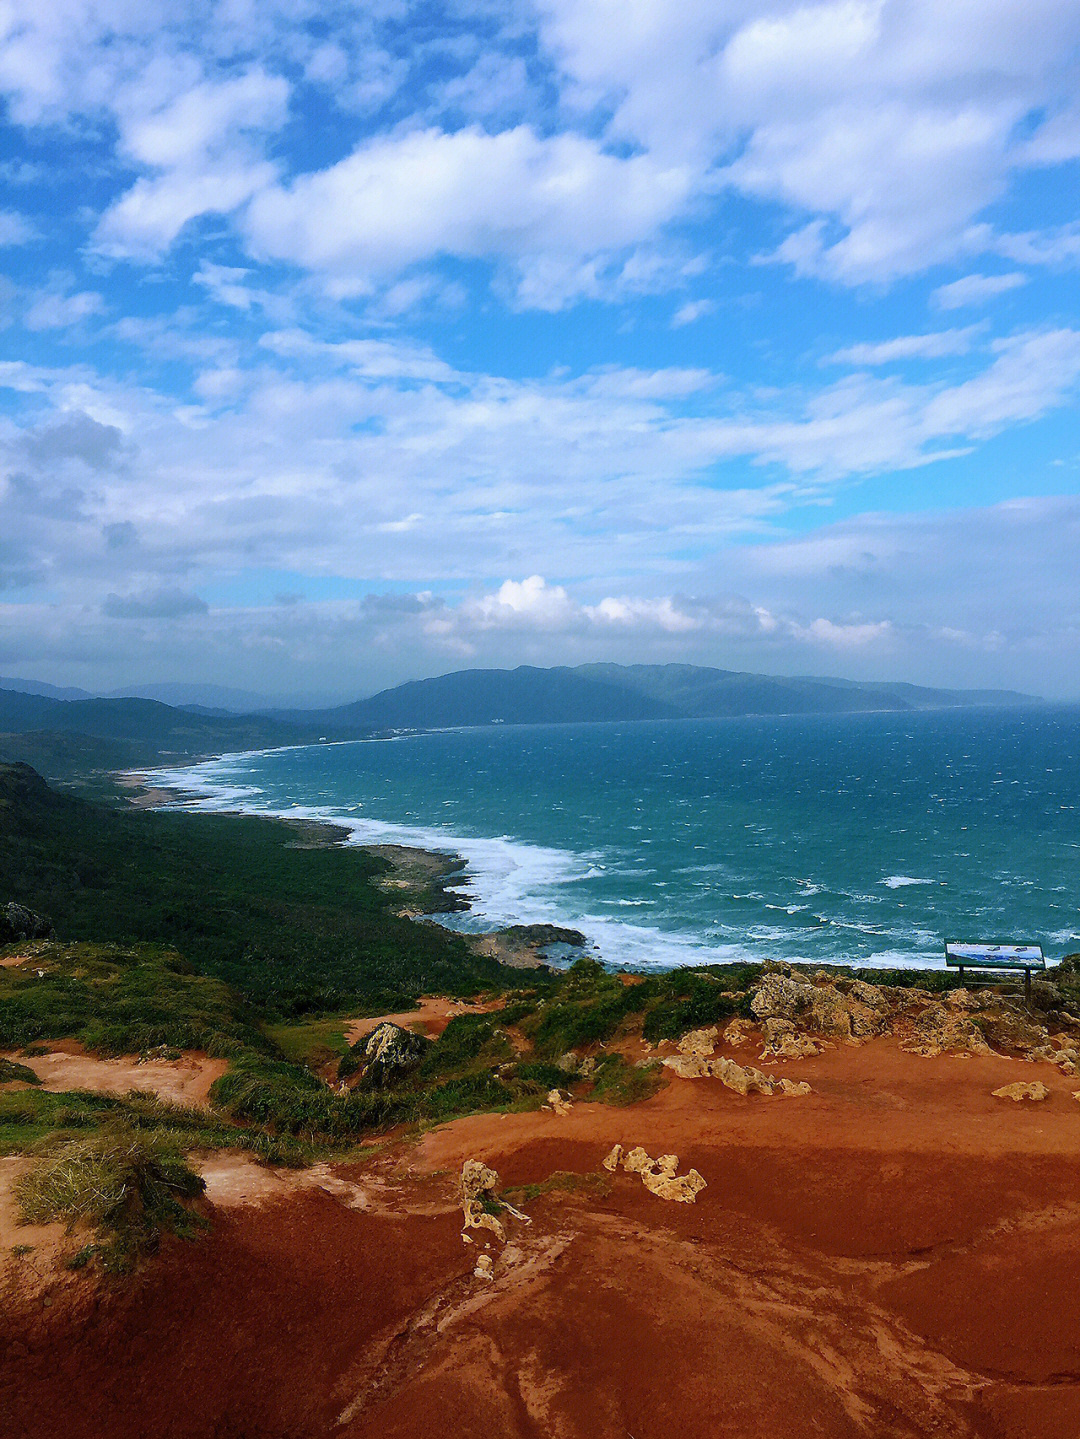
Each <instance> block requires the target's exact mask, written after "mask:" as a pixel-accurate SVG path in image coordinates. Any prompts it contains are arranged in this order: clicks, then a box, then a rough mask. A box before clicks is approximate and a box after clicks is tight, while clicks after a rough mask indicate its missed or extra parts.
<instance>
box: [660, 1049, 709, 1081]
mask: <svg viewBox="0 0 1080 1439" xmlns="http://www.w3.org/2000/svg"><path fill="white" fill-rule="evenodd" d="M660 1063H661V1064H662V1065H663V1066H664V1067H665V1069H670V1070H672V1072H673V1073H675V1074H677V1075H678V1076H679V1078H680V1079H704V1078H705V1077H706V1075H707V1074H708V1073H709V1072H710V1071H709V1064H708V1061H707V1060H705V1059H703V1058H702V1057H701V1055H700V1054H670V1055H668V1057H667V1058H666V1059H662V1060H661V1061H660Z"/></svg>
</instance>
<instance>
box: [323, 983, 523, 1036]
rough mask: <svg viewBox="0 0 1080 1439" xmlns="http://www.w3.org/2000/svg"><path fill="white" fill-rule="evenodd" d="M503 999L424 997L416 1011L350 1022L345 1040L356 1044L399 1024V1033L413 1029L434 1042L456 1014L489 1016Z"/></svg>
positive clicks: (404, 1011) (502, 1002)
mask: <svg viewBox="0 0 1080 1439" xmlns="http://www.w3.org/2000/svg"><path fill="white" fill-rule="evenodd" d="M505 1004H506V1001H505V1000H504V999H484V1000H465V999H443V998H432V997H431V996H430V995H425V996H424V997H423V999H421V1001H420V1003H419V1005H418V1006H417V1007H416V1009H403V1010H400V1011H399V1012H398V1013H397V1014H378V1015H376V1016H375V1017H374V1018H371V1017H369V1018H367V1019H351V1020H349V1021H348V1022H347V1024H346V1025H345V1038H346V1039H347V1040H348V1042H349V1043H350V1044H355V1043H356V1041H357V1040H358V1039H360V1038H361V1036H363V1035H365V1034H370V1033H371V1031H372V1030H373V1029H374V1028H375V1027H376V1025H379V1024H387V1023H390V1024H400V1025H401V1027H402V1029H416V1030H419V1031H420V1032H421V1033H422V1034H425V1035H426V1036H427V1037H428V1038H429V1039H437V1038H438V1036H439V1035H440V1034H442V1032H443V1030H444V1029H445V1028H446V1026H447V1025H448V1024H449V1023H450V1021H451V1020H452V1019H454V1018H456V1016H457V1015H459V1014H491V1013H492V1012H493V1011H494V1010H497V1009H502V1008H503V1007H504V1006H505Z"/></svg>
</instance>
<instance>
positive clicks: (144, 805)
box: [113, 741, 592, 969]
mask: <svg viewBox="0 0 1080 1439" xmlns="http://www.w3.org/2000/svg"><path fill="white" fill-rule="evenodd" d="M360 743H363V741H360ZM283 748H289V749H292V748H295V746H292V745H289V746H283ZM244 753H249V752H248V751H245V752H244ZM250 753H253V754H255V753H258V754H265V753H267V751H265V750H258V751H250ZM213 758H214V757H213V756H209V757H207V758H205V759H203V760H199V761H196V763H200V764H201V763H209V762H211V761H212V759H213ZM218 758H222V759H223V758H225V756H224V755H222V756H218ZM155 773H156V771H154V770H152V769H145V770H122V771H116V772H114V774H113V778H114V779H115V780H116V782H117V784H118V785H119V786H120V787H121V789H123V790H124V791H125V794H126V797H127V800H128V803H129V804H130V805H132V807H133V808H135V809H143V810H147V809H164V808H169V807H171V806H174V805H176V806H182V805H185V804H186V805H197V804H198V803H200V801H202V800H204V799H205V798H206V796H205V795H204V794H200V793H199V792H198V791H197V790H192V789H184V788H183V787H182V786H179V785H178V786H176V787H175V788H170V787H167V786H165V785H159V784H149V783H147V777H148V776H152V775H154V774H155ZM189 812H190V811H189ZM206 812H207V813H211V812H212V813H214V814H233V815H237V816H239V817H242V818H246V819H267V820H273V821H276V822H277V823H279V824H284V825H288V826H289V827H291V828H293V829H295V830H296V831H297V832H298V833H300V834H301V835H302V836H303V837H304V838H303V839H302V840H298V841H297V842H296V844H295V845H294V846H293V848H296V849H313V848H324V847H332V846H338V845H340V846H342V847H344V848H350V849H358V850H362V851H363V852H364V853H365V854H371V855H374V856H375V857H376V858H377V859H381V860H384V861H385V862H386V863H387V864H388V865H389V866H390V869H389V872H388V873H387V874H385V875H383V876H381V877H380V878H376V879H375V881H374V883H375V884H376V886H377V887H378V888H379V889H381V890H382V891H383V892H384V893H386V894H390V895H392V896H394V897H395V898H397V899H399V900H401V901H402V906H401V908H399V909H396V910H395V913H396V914H397V916H398V917H399V918H401V919H410V920H413V921H415V922H417V923H421V924H423V923H427V924H439V922H440V916H442V915H448V914H463V913H467V912H469V911H470V910H471V909H472V900H471V898H470V897H468V896H467V895H466V894H464V893H462V892H461V891H462V887H464V886H466V885H467V884H468V882H469V879H470V872H469V860H468V857H467V856H466V855H463V854H461V853H460V852H458V851H457V850H454V849H449V848H448V849H445V850H443V849H426V848H423V847H421V846H419V845H407V844H395V843H386V842H381V843H380V842H378V841H376V842H373V843H371V844H363V843H356V842H355V838H354V836H355V831H354V830H353V829H351V828H350V826H349V824H348V822H347V821H345V820H338V819H314V818H299V817H297V818H292V817H290V816H289V815H288V814H282V813H274V812H261V811H257V810H246V809H241V808H237V809H221V810H214V811H206ZM443 928H445V929H447V930H448V932H450V933H451V934H454V935H456V936H457V937H458V938H459V939H461V940H462V941H463V942H464V943H465V945H466V946H467V947H468V948H469V949H470V950H471V951H472V953H473V954H475V955H478V956H482V957H484V958H487V959H494V960H496V961H497V962H498V963H499V964H503V965H505V966H506V967H507V968H509V969H547V968H550V967H551V958H550V956H549V955H548V953H547V951H548V950H549V948H551V947H552V946H559V947H561V949H562V950H563V951H564V953H563V955H561V956H560V958H565V957H567V956H566V952H567V951H574V950H578V951H580V952H581V953H582V954H584V953H586V952H587V951H589V950H590V949H591V948H592V945H591V943H590V940H589V939H588V937H587V936H586V935H584V934H583V933H582V932H581V931H580V930H578V929H572V928H570V927H568V926H565V925H557V924H549V923H537V924H509V925H493V926H492V928H491V929H487V930H475V931H474V930H462V929H456V928H453V927H452V926H450V925H444V926H443Z"/></svg>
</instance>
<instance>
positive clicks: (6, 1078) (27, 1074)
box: [0, 1059, 41, 1084]
mask: <svg viewBox="0 0 1080 1439" xmlns="http://www.w3.org/2000/svg"><path fill="white" fill-rule="evenodd" d="M13 1081H18V1082H20V1083H22V1084H40V1083H41V1080H40V1079H39V1078H38V1077H37V1075H36V1074H35V1073H34V1071H33V1070H32V1069H30V1068H29V1066H28V1065H25V1064H16V1063H15V1061H14V1060H13V1059H0V1084H11V1083H12V1082H13Z"/></svg>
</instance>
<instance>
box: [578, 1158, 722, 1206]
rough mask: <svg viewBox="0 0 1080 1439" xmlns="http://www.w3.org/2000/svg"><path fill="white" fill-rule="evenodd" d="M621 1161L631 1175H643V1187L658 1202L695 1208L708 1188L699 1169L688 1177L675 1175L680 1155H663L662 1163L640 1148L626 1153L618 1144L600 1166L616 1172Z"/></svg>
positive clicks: (688, 1173) (689, 1171)
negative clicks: (668, 1202) (692, 1205)
mask: <svg viewBox="0 0 1080 1439" xmlns="http://www.w3.org/2000/svg"><path fill="white" fill-rule="evenodd" d="M620 1161H621V1163H622V1167H623V1168H624V1169H625V1170H626V1172H627V1173H628V1174H640V1175H641V1182H642V1184H644V1186H645V1188H646V1189H647V1190H648V1191H649V1193H650V1194H655V1195H656V1197H657V1198H658V1199H669V1200H672V1201H673V1202H674V1203H675V1204H693V1202H694V1200H695V1199H696V1198H697V1197H698V1195H699V1194H700V1193H701V1191H702V1190H703V1189H705V1188H707V1185H706V1183H705V1180H704V1179H703V1178H702V1177H701V1175H700V1174H699V1173H698V1172H697V1170H696V1169H691V1170H688V1171H687V1173H686V1174H678V1173H676V1171H677V1170H678V1168H679V1156H678V1155H677V1154H661V1156H660V1157H659V1159H650V1157H649V1155H648V1153H647V1152H646V1151H645V1150H644V1149H642V1147H641V1146H640V1145H637V1146H636V1147H635V1148H634V1149H631V1150H630V1151H629V1152H626V1151H624V1150H623V1147H622V1145H621V1144H616V1145H615V1147H614V1149H612V1151H611V1153H610V1154H608V1155H607V1156H605V1158H604V1159H603V1160H602V1161H601V1162H602V1163H603V1166H604V1168H605V1169H609V1170H614V1169H615V1168H617V1166H618V1164H619V1163H620Z"/></svg>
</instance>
